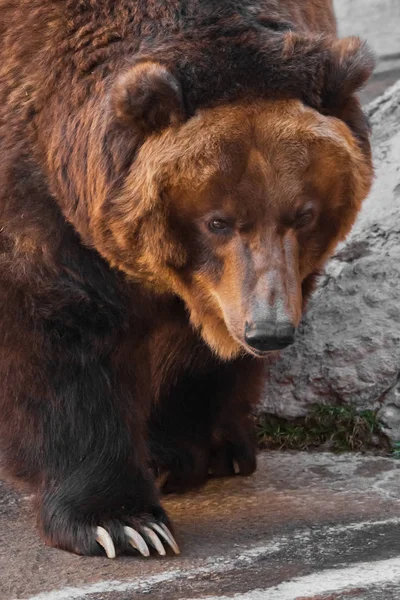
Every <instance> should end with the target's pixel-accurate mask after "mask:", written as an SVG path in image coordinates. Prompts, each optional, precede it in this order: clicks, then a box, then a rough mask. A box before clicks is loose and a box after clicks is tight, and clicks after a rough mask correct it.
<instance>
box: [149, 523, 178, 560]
mask: <svg viewBox="0 0 400 600" xmlns="http://www.w3.org/2000/svg"><path fill="white" fill-rule="evenodd" d="M151 527H152V528H153V529H154V531H156V532H157V533H158V534H159V535H160V536H161V537H162V538H163V540H165V541H166V542H167V543H168V544H169V545H170V546H171V548H172V550H173V551H174V552H175V554H180V553H181V551H180V550H179V546H178V544H177V543H176V541H175V540H174V536H173V535H172V533H171V532H170V530H169V529H168V527H166V526H165V525H164V523H151Z"/></svg>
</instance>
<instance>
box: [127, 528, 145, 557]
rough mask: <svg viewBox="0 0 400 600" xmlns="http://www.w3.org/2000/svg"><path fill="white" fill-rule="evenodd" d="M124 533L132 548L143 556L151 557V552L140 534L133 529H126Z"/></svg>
mask: <svg viewBox="0 0 400 600" xmlns="http://www.w3.org/2000/svg"><path fill="white" fill-rule="evenodd" d="M124 533H125V535H126V537H127V538H128V540H129V543H130V545H131V546H132V548H135V549H136V550H139V552H140V554H143V556H150V550H149V548H148V546H147V544H146V542H145V541H144V539H143V538H142V536H141V535H140V533H138V532H137V531H135V530H134V529H132V527H124Z"/></svg>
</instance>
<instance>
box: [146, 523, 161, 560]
mask: <svg viewBox="0 0 400 600" xmlns="http://www.w3.org/2000/svg"><path fill="white" fill-rule="evenodd" d="M142 531H143V533H144V535H145V537H146V538H147V541H148V542H149V543H150V544H151V545H152V546H153V548H155V549H156V550H157V552H158V554H160V556H165V555H166V552H165V548H164V546H163V545H162V543H161V542H160V540H159V539H158V536H157V535H156V534H155V533H154V531H152V530H151V529H150V528H149V527H145V526H143V527H142Z"/></svg>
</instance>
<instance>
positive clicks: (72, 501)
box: [37, 360, 179, 558]
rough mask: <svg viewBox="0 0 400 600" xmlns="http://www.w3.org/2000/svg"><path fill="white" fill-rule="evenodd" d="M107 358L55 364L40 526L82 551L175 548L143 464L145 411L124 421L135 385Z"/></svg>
mask: <svg viewBox="0 0 400 600" xmlns="http://www.w3.org/2000/svg"><path fill="white" fill-rule="evenodd" d="M107 362H109V363H110V362H111V361H107V360H105V361H103V364H101V363H99V362H92V363H89V364H85V365H78V364H77V363H76V364H75V365H74V368H71V367H72V365H71V366H70V368H68V369H67V368H66V365H63V366H64V369H60V367H61V366H60V365H58V368H57V372H56V373H55V374H54V384H55V385H54V386H53V393H54V396H53V398H51V399H48V400H46V401H45V400H43V401H42V403H41V408H40V410H41V419H40V420H41V423H40V424H39V431H38V438H40V444H41V463H42V464H41V465H40V471H41V479H42V481H41V484H40V486H39V488H38V493H37V503H38V523H39V528H40V530H41V532H42V534H43V536H44V538H45V540H46V542H47V543H48V544H50V545H52V546H56V547H58V548H62V549H64V550H69V551H71V552H74V553H77V554H84V555H99V554H103V553H104V552H105V553H106V554H107V556H108V557H109V558H113V557H114V556H115V555H116V554H121V553H129V552H132V551H136V552H139V553H141V554H142V555H143V556H149V554H150V551H151V549H154V550H155V551H156V552H158V554H160V555H165V553H166V550H165V548H166V547H168V546H169V547H171V548H172V549H173V550H174V551H175V552H176V553H178V552H179V549H178V547H177V544H176V542H175V540H174V538H173V536H172V534H171V533H170V531H169V527H170V524H169V520H168V517H167V515H166V513H165V511H164V510H163V509H162V507H161V506H160V504H159V501H158V498H157V494H156V491H155V487H154V484H153V481H152V477H151V474H150V473H149V472H148V471H147V470H146V468H145V467H144V465H146V448H145V444H144V440H143V431H144V429H142V424H141V423H140V410H136V412H137V413H139V415H138V416H137V421H136V423H132V422H131V423H130V422H129V420H128V419H125V414H124V412H125V408H124V407H125V406H126V405H129V404H130V405H131V406H132V401H133V398H132V390H131V389H130V387H129V386H128V385H127V386H124V382H123V379H122V380H121V378H122V377H123V374H120V373H118V372H115V371H114V373H113V369H112V368H111V364H107ZM130 421H132V419H130ZM38 438H37V441H38Z"/></svg>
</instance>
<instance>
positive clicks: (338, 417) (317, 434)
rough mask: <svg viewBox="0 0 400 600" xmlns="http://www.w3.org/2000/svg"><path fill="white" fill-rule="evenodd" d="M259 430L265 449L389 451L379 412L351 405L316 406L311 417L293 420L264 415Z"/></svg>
mask: <svg viewBox="0 0 400 600" xmlns="http://www.w3.org/2000/svg"><path fill="white" fill-rule="evenodd" d="M257 432H258V439H259V442H260V445H261V447H262V448H270V449H280V450H285V449H286V450H309V449H312V448H323V449H327V450H332V451H334V452H344V451H365V450H371V449H374V450H376V449H377V448H380V449H385V450H389V444H388V441H387V438H386V437H385V436H384V435H383V434H382V432H381V429H380V426H379V421H378V419H377V416H376V412H374V411H371V410H363V411H357V410H356V409H355V408H352V407H350V406H325V405H315V406H314V407H313V408H312V409H311V411H310V413H309V415H308V416H307V417H305V418H302V419H296V420H293V421H287V420H283V419H278V418H276V417H274V416H271V415H264V416H261V417H259V418H258V419H257Z"/></svg>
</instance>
